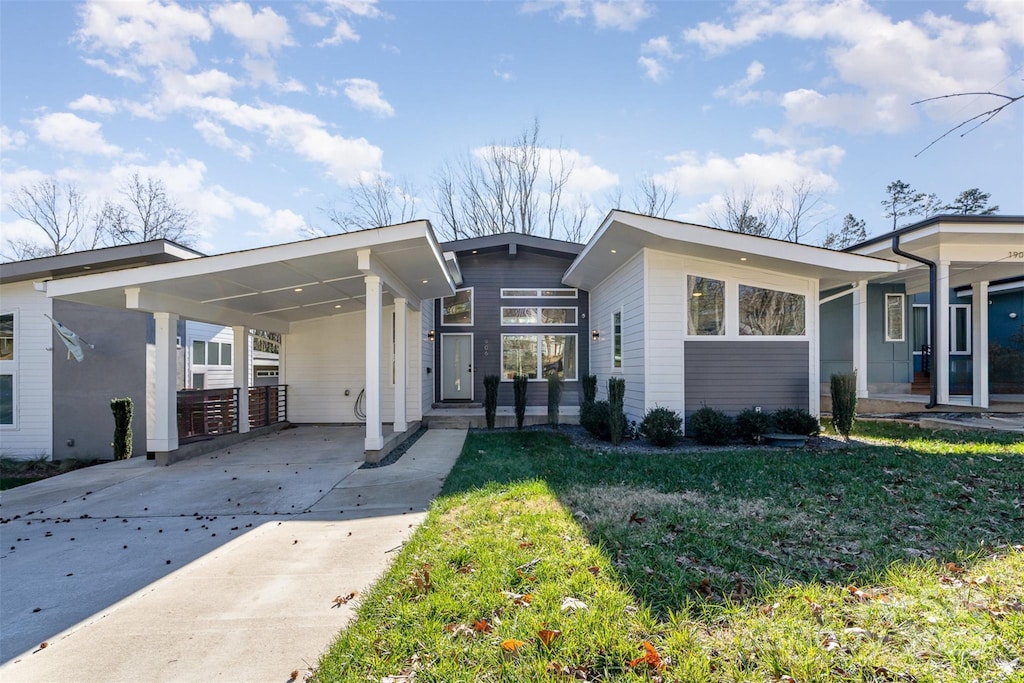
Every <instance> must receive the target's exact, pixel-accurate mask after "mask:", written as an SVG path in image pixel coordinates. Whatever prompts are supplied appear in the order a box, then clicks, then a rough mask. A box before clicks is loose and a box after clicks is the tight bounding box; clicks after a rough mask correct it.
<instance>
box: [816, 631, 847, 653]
mask: <svg viewBox="0 0 1024 683" xmlns="http://www.w3.org/2000/svg"><path fill="white" fill-rule="evenodd" d="M821 646H822V647H823V648H825V652H832V651H833V650H841V649H842V647H843V646H842V645H840V644H839V639H838V638H836V636H835V634H834V633H828V634H826V635H825V639H824V640H823V641H821Z"/></svg>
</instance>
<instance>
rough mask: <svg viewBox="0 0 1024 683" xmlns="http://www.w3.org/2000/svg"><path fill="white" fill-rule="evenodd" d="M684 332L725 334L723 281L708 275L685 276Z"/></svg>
mask: <svg viewBox="0 0 1024 683" xmlns="http://www.w3.org/2000/svg"><path fill="white" fill-rule="evenodd" d="M686 301H687V317H686V332H687V334H692V335H723V334H725V283H724V282H722V281H721V280H714V279H712V278H709V277H700V276H698V275H688V276H687V278H686Z"/></svg>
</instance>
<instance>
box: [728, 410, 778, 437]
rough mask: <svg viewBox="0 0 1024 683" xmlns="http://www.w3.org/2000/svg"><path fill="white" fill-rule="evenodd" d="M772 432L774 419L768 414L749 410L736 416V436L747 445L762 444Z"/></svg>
mask: <svg viewBox="0 0 1024 683" xmlns="http://www.w3.org/2000/svg"><path fill="white" fill-rule="evenodd" d="M771 431H772V418H771V415H769V414H768V413H762V412H760V411H757V410H754V409H753V408H747V409H746V410H744V411H743V412H741V413H740V414H739V415H737V416H736V435H737V436H739V437H740V438H741V439H743V440H744V441H746V442H747V443H754V444H757V443H761V441H763V440H764V435H765V434H769V433H771Z"/></svg>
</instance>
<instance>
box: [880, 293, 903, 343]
mask: <svg viewBox="0 0 1024 683" xmlns="http://www.w3.org/2000/svg"><path fill="white" fill-rule="evenodd" d="M890 299H897V300H899V302H900V336H899V337H893V336H891V335H890V334H889V333H890V332H891V331H892V330H890V329H889V300H890ZM906 299H907V295H906V294H901V293H899V292H886V293H885V306H884V309H883V310H884V315H885V318H884V322H885V325H884V327H885V330H884V332H885V341H886V343H887V344H888V343H898V344H905V343H906V342H907V301H906Z"/></svg>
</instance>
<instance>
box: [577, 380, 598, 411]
mask: <svg viewBox="0 0 1024 683" xmlns="http://www.w3.org/2000/svg"><path fill="white" fill-rule="evenodd" d="M596 400H597V375H583V403H581V404H580V405H586V404H588V403H593V402H594V401H596Z"/></svg>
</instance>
